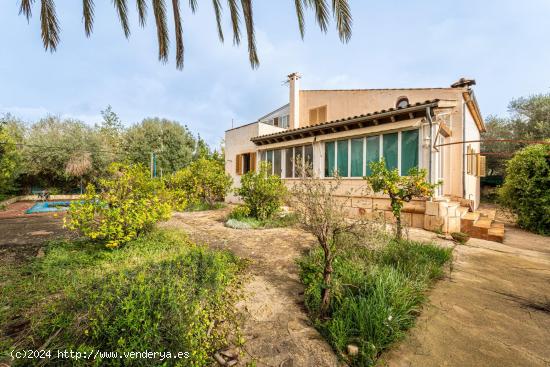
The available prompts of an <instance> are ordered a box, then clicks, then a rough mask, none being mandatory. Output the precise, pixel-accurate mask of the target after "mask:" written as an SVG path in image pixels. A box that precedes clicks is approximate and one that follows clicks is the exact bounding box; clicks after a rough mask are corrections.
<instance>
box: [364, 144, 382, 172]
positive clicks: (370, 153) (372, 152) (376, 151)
mask: <svg viewBox="0 0 550 367" xmlns="http://www.w3.org/2000/svg"><path fill="white" fill-rule="evenodd" d="M379 160H380V136H378V135H376V136H369V137H368V138H367V162H366V164H367V176H370V175H371V174H372V171H371V169H370V163H371V162H378V161H379Z"/></svg>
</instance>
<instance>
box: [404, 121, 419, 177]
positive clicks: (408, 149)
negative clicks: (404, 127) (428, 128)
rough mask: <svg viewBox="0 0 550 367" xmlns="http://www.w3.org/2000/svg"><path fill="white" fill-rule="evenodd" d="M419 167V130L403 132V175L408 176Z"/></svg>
mask: <svg viewBox="0 0 550 367" xmlns="http://www.w3.org/2000/svg"><path fill="white" fill-rule="evenodd" d="M413 167H418V130H408V131H402V132H401V174H402V175H407V174H408V173H409V170H410V169H411V168H413Z"/></svg>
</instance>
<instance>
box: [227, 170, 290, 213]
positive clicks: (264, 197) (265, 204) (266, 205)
mask: <svg viewBox="0 0 550 367" xmlns="http://www.w3.org/2000/svg"><path fill="white" fill-rule="evenodd" d="M269 167H270V165H269V163H267V162H262V163H261V164H260V169H259V170H258V172H254V171H250V172H247V173H245V174H244V175H243V176H242V177H241V187H240V188H238V189H237V190H235V193H236V194H237V195H239V196H240V197H241V199H242V200H243V202H244V205H246V206H247V207H248V208H249V209H250V215H251V216H252V217H254V218H256V219H259V220H265V219H268V218H270V217H271V216H273V214H275V213H276V212H277V211H278V210H279V209H280V207H281V205H282V204H283V200H284V198H285V196H286V187H285V185H284V183H283V181H282V180H281V178H280V177H279V176H276V175H272V174H270V173H268V172H271V169H270V168H269Z"/></svg>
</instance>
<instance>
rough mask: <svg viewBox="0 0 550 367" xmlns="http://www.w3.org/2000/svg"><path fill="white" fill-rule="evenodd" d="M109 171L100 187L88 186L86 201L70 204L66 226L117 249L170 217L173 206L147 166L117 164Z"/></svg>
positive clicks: (159, 182)
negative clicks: (151, 176)
mask: <svg viewBox="0 0 550 367" xmlns="http://www.w3.org/2000/svg"><path fill="white" fill-rule="evenodd" d="M109 172H110V174H111V176H110V177H109V178H102V179H100V180H99V185H98V188H97V189H96V187H95V186H93V185H91V184H90V185H88V187H87V188H86V193H85V194H84V197H83V200H82V201H78V202H73V203H72V204H71V206H70V208H69V213H68V216H67V217H66V218H65V225H66V227H68V228H69V229H71V230H77V231H79V232H80V233H82V234H83V235H84V236H86V237H88V238H91V239H97V240H101V241H105V242H106V246H107V247H110V248H114V247H118V246H121V245H123V244H124V243H126V242H128V241H130V240H132V239H134V238H136V237H137V236H139V235H140V234H141V233H143V232H146V231H148V230H150V229H152V227H153V225H154V224H155V223H157V222H158V221H160V220H164V219H168V218H169V217H170V212H171V207H170V204H169V203H168V200H167V197H166V195H165V190H164V189H163V186H162V182H161V181H160V180H158V179H151V178H150V177H149V172H148V170H147V169H146V168H145V167H143V166H141V165H134V166H126V165H122V164H117V163H114V164H112V165H111V166H110V168H109Z"/></svg>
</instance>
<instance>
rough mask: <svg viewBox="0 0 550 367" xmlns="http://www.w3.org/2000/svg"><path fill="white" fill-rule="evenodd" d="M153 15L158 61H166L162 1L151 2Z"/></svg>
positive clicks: (163, 7) (166, 39) (166, 49)
mask: <svg viewBox="0 0 550 367" xmlns="http://www.w3.org/2000/svg"><path fill="white" fill-rule="evenodd" d="M153 13H154V14H155V22H156V25H157V39H158V45H159V60H160V61H162V62H167V61H168V46H169V43H170V42H169V39H168V28H167V26H166V4H165V3H164V0H153Z"/></svg>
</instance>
